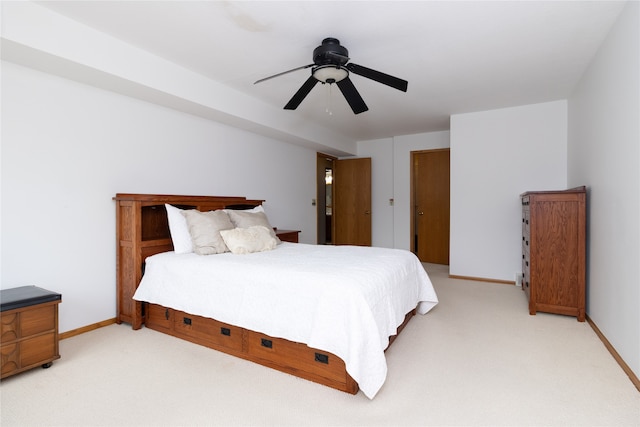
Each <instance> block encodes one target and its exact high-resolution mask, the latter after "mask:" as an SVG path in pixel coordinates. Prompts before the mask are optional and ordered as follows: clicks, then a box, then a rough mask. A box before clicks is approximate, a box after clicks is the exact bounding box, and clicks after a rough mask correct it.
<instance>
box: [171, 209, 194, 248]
mask: <svg viewBox="0 0 640 427" xmlns="http://www.w3.org/2000/svg"><path fill="white" fill-rule="evenodd" d="M164 206H165V208H167V219H168V220H169V232H170V233H171V240H172V241H173V250H174V251H175V253H177V254H188V253H191V252H193V243H192V242H191V235H190V234H189V226H188V225H187V219H186V218H185V217H184V215H182V212H183V210H182V209H178V208H176V207H175V206H171V205H169V204H165V205H164Z"/></svg>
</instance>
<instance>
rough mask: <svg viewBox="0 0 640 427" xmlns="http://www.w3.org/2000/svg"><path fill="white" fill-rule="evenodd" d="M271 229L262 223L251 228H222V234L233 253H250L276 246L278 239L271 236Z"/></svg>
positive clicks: (268, 249)
mask: <svg viewBox="0 0 640 427" xmlns="http://www.w3.org/2000/svg"><path fill="white" fill-rule="evenodd" d="M269 230H270V229H269V228H267V227H265V226H262V225H253V226H251V227H249V228H234V229H233V230H222V231H220V235H221V236H222V238H223V239H224V243H225V244H226V245H227V247H228V248H229V250H230V251H231V252H232V253H234V254H250V253H253V252H263V251H270V250H272V249H274V248H275V247H276V245H277V242H276V239H275V238H274V237H273V236H271V233H269Z"/></svg>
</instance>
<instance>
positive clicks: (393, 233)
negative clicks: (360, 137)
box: [358, 131, 449, 250]
mask: <svg viewBox="0 0 640 427" xmlns="http://www.w3.org/2000/svg"><path fill="white" fill-rule="evenodd" d="M447 147H449V131H443V132H429V133H420V134H414V135H403V136H396V137H393V138H386V139H378V140H372V141H360V142H359V143H358V156H359V157H371V169H372V172H371V173H372V178H371V181H372V192H373V194H372V215H373V217H372V244H373V246H380V247H387V248H399V249H407V250H408V249H410V247H411V221H410V220H411V193H410V187H411V152H412V151H420V150H430V149H436V148H447ZM389 199H394V203H393V206H391V205H390V204H389Z"/></svg>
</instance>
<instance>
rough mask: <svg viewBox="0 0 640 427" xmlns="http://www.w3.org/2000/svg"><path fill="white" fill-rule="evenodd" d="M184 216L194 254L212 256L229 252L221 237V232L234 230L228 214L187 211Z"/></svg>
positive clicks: (219, 211) (222, 212) (220, 211)
mask: <svg viewBox="0 0 640 427" xmlns="http://www.w3.org/2000/svg"><path fill="white" fill-rule="evenodd" d="M182 214H183V215H184V217H185V218H186V219H187V226H188V227H189V234H190V235H191V241H192V242H193V252H195V253H197V254H198V255H211V254H221V253H223V252H227V251H228V250H229V249H228V248H227V245H225V244H224V240H223V239H222V236H220V230H231V229H233V223H232V222H231V220H230V219H229V215H227V213H226V212H224V211H222V210H217V211H209V212H200V211H197V210H186V211H183V212H182Z"/></svg>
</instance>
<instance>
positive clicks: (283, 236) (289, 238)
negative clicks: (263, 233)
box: [276, 228, 300, 243]
mask: <svg viewBox="0 0 640 427" xmlns="http://www.w3.org/2000/svg"><path fill="white" fill-rule="evenodd" d="M299 233H300V230H280V229H279V228H276V236H278V239H280V240H282V241H283V242H291V243H298V234H299Z"/></svg>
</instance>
